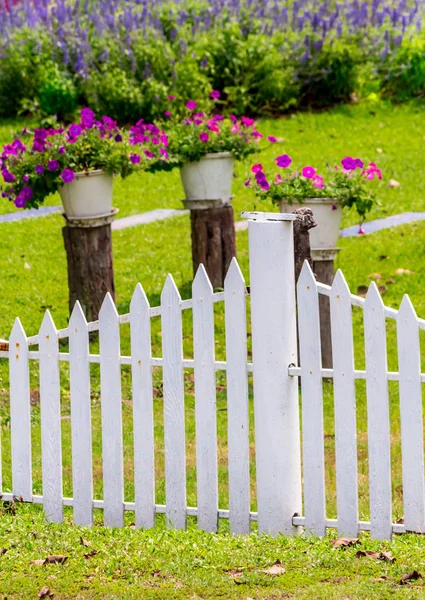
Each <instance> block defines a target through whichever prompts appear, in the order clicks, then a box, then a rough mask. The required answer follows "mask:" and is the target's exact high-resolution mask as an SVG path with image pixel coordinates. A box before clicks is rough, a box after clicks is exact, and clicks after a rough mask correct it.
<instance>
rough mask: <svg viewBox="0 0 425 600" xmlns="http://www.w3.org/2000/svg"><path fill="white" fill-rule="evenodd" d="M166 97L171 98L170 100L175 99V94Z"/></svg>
mask: <svg viewBox="0 0 425 600" xmlns="http://www.w3.org/2000/svg"><path fill="white" fill-rule="evenodd" d="M167 98H168V100H171V101H172V100H175V99H176V97H175V96H167Z"/></svg>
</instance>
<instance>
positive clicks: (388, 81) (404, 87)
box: [380, 39, 425, 102]
mask: <svg viewBox="0 0 425 600" xmlns="http://www.w3.org/2000/svg"><path fill="white" fill-rule="evenodd" d="M380 74H381V78H380V80H381V93H382V95H383V96H384V97H385V98H391V99H392V100H395V101H396V102H402V101H404V100H409V99H410V98H415V97H418V96H423V95H424V94H425V40H424V39H416V40H414V41H412V40H409V41H408V42H405V43H404V44H403V46H402V47H401V48H400V49H399V50H398V51H394V52H391V53H390V54H389V55H388V57H387V60H386V61H385V63H384V64H383V66H382V68H381V69H380Z"/></svg>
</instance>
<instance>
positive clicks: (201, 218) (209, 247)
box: [184, 200, 236, 288]
mask: <svg viewBox="0 0 425 600" xmlns="http://www.w3.org/2000/svg"><path fill="white" fill-rule="evenodd" d="M184 205H185V208H188V209H189V210H190V225H191V237H192V263H193V275H194V276H195V275H196V271H197V270H198V267H199V265H201V264H203V265H204V267H205V269H206V271H207V274H208V277H209V279H210V281H211V285H212V286H213V288H223V287H224V278H225V277H226V273H227V270H228V268H229V266H230V263H231V261H232V258H233V257H234V256H236V236H235V220H234V215H233V208H232V206H231V204H230V203H223V202H222V201H221V200H205V201H199V200H186V201H184Z"/></svg>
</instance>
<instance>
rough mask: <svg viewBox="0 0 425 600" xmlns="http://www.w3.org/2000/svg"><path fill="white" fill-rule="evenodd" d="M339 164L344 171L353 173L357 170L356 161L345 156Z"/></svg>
mask: <svg viewBox="0 0 425 600" xmlns="http://www.w3.org/2000/svg"><path fill="white" fill-rule="evenodd" d="M341 164H342V166H343V167H344V169H345V170H346V171H355V170H356V169H357V159H355V158H351V156H346V157H345V158H343V159H342V160H341Z"/></svg>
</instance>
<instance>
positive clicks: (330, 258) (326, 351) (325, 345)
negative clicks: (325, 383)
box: [312, 248, 339, 369]
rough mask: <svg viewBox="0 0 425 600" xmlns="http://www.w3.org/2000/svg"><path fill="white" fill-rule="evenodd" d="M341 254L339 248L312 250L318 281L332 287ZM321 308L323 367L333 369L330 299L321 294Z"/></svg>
mask: <svg viewBox="0 0 425 600" xmlns="http://www.w3.org/2000/svg"><path fill="white" fill-rule="evenodd" d="M338 252H339V249H338V248H331V249H329V250H315V249H313V250H312V259H313V271H314V273H315V275H316V279H317V281H319V282H320V283H325V284H326V285H332V283H333V280H334V276H335V264H334V261H335V258H336V255H337V253H338ZM319 307H320V339H321V345H322V367H323V368H324V369H332V366H333V361H332V338H331V314H330V304H329V298H328V297H327V296H324V295H323V294H319Z"/></svg>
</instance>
